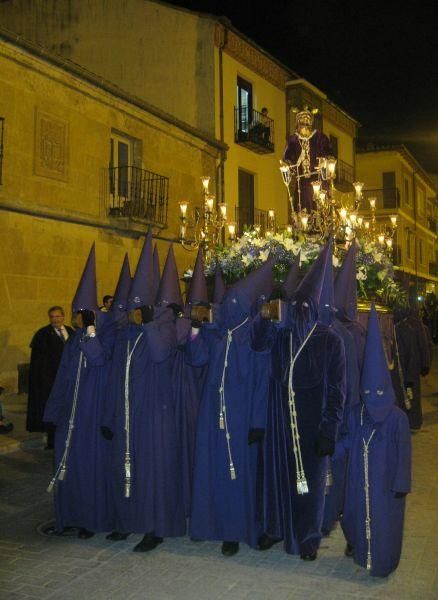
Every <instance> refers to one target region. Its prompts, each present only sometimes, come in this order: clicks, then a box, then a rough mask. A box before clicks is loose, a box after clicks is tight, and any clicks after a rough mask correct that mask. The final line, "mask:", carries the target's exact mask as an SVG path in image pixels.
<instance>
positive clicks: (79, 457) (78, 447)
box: [44, 244, 114, 539]
mask: <svg viewBox="0 0 438 600" xmlns="http://www.w3.org/2000/svg"><path fill="white" fill-rule="evenodd" d="M72 312H73V323H74V326H75V328H76V333H75V334H74V335H72V336H71V338H70V339H69V341H68V342H67V344H66V346H65V349H64V353H63V356H62V360H61V365H60V368H59V371H58V375H57V378H56V381H55V385H54V387H53V389H52V392H51V394H50V397H49V400H48V402H47V406H46V409H45V413H44V421H45V422H47V423H51V424H53V425H54V427H56V433H55V474H54V476H53V478H52V480H51V482H50V484H49V491H51V490H52V489H54V493H55V512H56V525H55V527H54V528H49V530H48V531H47V533H49V534H53V533H62V532H63V531H64V529H65V528H66V527H76V528H78V529H79V533H78V536H79V537H80V538H83V539H87V538H89V537H91V536H92V535H94V533H95V532H98V531H107V530H108V529H110V528H111V526H112V507H111V501H110V493H109V487H108V481H109V468H110V463H109V459H110V447H109V444H108V442H107V441H106V440H104V439H103V438H102V436H101V435H100V422H101V419H102V415H103V411H104V403H105V386H106V380H107V377H108V365H109V361H110V358H111V354H112V349H113V343H114V335H113V333H114V332H113V327H111V324H110V323H109V319H108V313H106V314H104V313H101V312H99V311H98V307H97V293H96V261H95V250H94V244H93V247H92V249H91V252H90V255H89V257H88V260H87V263H86V265H85V269H84V272H83V274H82V277H81V280H80V283H79V286H78V290H77V292H76V295H75V298H74V300H73V304H72Z"/></svg>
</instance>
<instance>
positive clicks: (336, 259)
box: [333, 254, 339, 267]
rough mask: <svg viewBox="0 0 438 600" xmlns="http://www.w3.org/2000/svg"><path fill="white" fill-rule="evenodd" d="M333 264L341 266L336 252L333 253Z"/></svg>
mask: <svg viewBox="0 0 438 600" xmlns="http://www.w3.org/2000/svg"><path fill="white" fill-rule="evenodd" d="M333 266H334V267H338V266H339V258H338V257H337V256H335V255H334V254H333Z"/></svg>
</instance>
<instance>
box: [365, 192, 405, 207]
mask: <svg viewBox="0 0 438 600" xmlns="http://www.w3.org/2000/svg"><path fill="white" fill-rule="evenodd" d="M370 198H375V199H376V210H386V209H388V210H390V209H396V208H399V207H400V192H399V190H398V188H384V189H374V190H364V191H363V199H362V204H361V208H362V209H363V210H369V208H370V202H369V201H370Z"/></svg>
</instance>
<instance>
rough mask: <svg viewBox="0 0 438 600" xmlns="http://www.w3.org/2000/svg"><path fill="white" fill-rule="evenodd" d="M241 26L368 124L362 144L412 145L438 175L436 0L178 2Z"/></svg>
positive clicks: (361, 139)
mask: <svg viewBox="0 0 438 600" xmlns="http://www.w3.org/2000/svg"><path fill="white" fill-rule="evenodd" d="M173 4H177V5H179V6H183V7H185V8H190V9H192V10H198V11H202V12H209V13H212V14H216V15H223V16H226V17H228V18H229V19H230V20H231V22H232V23H233V25H234V26H235V27H236V28H237V29H239V30H240V31H242V32H243V33H245V34H246V35H247V36H249V37H250V38H252V39H253V40H254V41H255V42H257V43H258V44H259V45H260V46H262V47H263V48H265V49H266V50H267V51H268V52H270V53H271V54H272V55H273V56H275V57H277V58H278V59H279V60H281V61H282V62H283V63H285V64H286V65H288V66H289V67H290V68H291V69H292V70H294V71H295V72H296V73H298V74H299V75H300V76H301V77H303V78H305V79H307V80H308V81H310V82H311V83H313V84H314V85H316V86H317V87H318V88H320V89H321V90H322V91H323V92H324V93H326V94H327V96H328V97H329V98H330V99H331V100H332V101H333V102H335V103H336V104H338V105H339V106H340V107H341V108H343V109H344V110H346V111H347V112H348V113H349V114H350V115H351V116H352V117H354V118H355V119H356V120H357V121H359V122H360V123H361V125H362V127H361V129H360V133H359V142H360V143H362V142H365V141H374V142H375V143H377V144H400V143H403V144H405V145H406V146H407V147H408V148H409V150H410V151H411V152H412V153H413V154H414V156H415V157H416V158H417V159H418V161H419V162H420V163H421V164H422V165H423V166H424V168H425V169H426V170H428V171H429V172H430V173H434V174H437V175H438V43H437V40H438V17H437V14H438V13H437V9H436V4H435V3H434V2H415V3H411V2H408V6H406V7H405V6H403V4H402V3H401V2H398V3H396V2H392V1H390V0H380V2H371V1H370V2H356V1H355V0H351V1H350V2H344V1H341V0H325V1H324V0H321V1H312V0H309V1H307V2H306V1H302V2H296V1H295V0H289V1H288V0H265V2H264V3H261V5H263V4H264V6H265V8H264V9H263V10H260V9H257V8H256V6H257V5H256V3H255V2H254V1H250V0H233V1H229V0H176V1H175V2H173Z"/></svg>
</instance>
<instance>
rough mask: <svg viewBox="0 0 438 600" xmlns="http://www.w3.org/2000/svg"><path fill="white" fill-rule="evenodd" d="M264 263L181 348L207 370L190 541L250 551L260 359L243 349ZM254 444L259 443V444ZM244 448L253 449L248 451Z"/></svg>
mask: <svg viewBox="0 0 438 600" xmlns="http://www.w3.org/2000/svg"><path fill="white" fill-rule="evenodd" d="M272 265H273V261H272V260H271V259H269V260H268V261H267V262H266V263H264V264H263V265H262V266H261V267H260V268H259V269H257V270H256V271H254V272H253V273H251V274H250V275H248V277H246V278H245V279H244V280H242V281H239V282H238V283H236V284H234V285H233V286H232V287H231V288H230V289H229V290H228V291H227V293H226V296H225V298H224V301H223V302H222V304H221V305H220V308H219V313H220V318H219V323H213V324H205V325H203V326H202V328H201V331H200V333H199V334H198V335H197V336H196V338H194V339H192V340H191V341H190V342H189V343H188V344H187V357H188V360H189V361H190V364H192V365H194V366H202V365H208V373H207V378H206V381H205V383H204V386H203V390H202V400H201V405H200V412H199V418H198V431H197V439H196V452H195V471H194V481H193V500H192V519H191V527H192V529H191V535H192V537H194V538H197V539H209V540H222V541H234V542H246V543H248V544H250V545H251V546H253V547H254V546H255V545H256V544H257V538H258V535H259V534H260V533H261V523H260V521H259V520H258V514H257V511H256V481H257V465H258V459H259V458H260V450H261V448H260V446H259V443H258V442H257V441H256V437H255V435H254V432H259V433H260V432H261V433H263V430H264V428H265V423H266V400H267V387H268V378H269V361H270V356H269V353H268V352H264V353H262V352H256V351H254V349H253V347H252V345H251V338H252V326H253V320H252V316H251V314H252V312H253V309H254V306H255V305H256V303H257V300H259V299H260V298H261V297H262V296H263V297H264V298H265V299H267V298H269V295H270V293H271V289H272ZM259 439H261V438H259ZM251 441H252V442H253V443H251Z"/></svg>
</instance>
